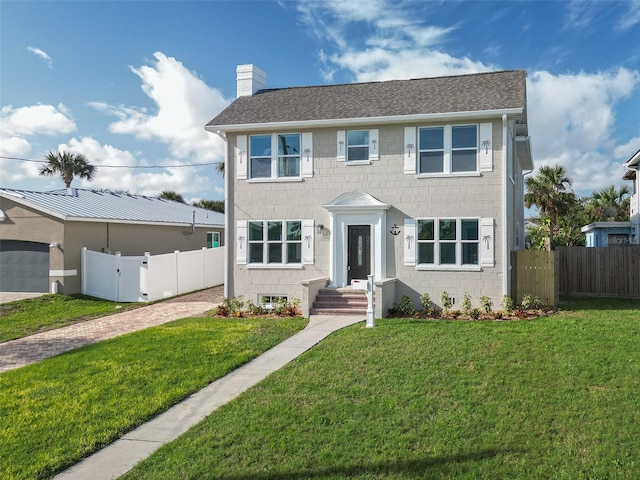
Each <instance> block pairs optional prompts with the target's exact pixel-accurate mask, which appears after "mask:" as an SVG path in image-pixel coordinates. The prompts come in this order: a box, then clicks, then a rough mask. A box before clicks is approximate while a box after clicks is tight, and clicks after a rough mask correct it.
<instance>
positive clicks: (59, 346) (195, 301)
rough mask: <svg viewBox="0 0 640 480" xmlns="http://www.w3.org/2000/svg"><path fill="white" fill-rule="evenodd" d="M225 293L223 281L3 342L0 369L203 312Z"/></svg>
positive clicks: (0, 344) (32, 361)
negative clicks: (190, 291)
mask: <svg viewBox="0 0 640 480" xmlns="http://www.w3.org/2000/svg"><path fill="white" fill-rule="evenodd" d="M223 296H224V293H223V286H222V285H221V286H218V287H213V288H208V289H206V290H201V291H199V292H195V293H190V294H187V295H183V296H180V297H175V298H171V299H169V300H165V301H163V302H158V303H154V304H151V305H147V306H142V307H140V308H136V309H134V310H128V311H126V312H122V313H117V314H115V315H109V316H106V317H100V318H96V319H94V320H87V321H86V322H80V323H76V324H74V325H69V326H67V327H63V328H58V329H55V330H49V331H48V332H43V333H38V334H36V335H31V336H29V337H24V338H19V339H17V340H11V341H9V342H4V343H0V372H4V371H7V370H12V369H14V368H19V367H24V366H26V365H29V364H31V363H35V362H38V361H40V360H44V359H45V358H49V357H53V356H54V355H59V354H61V353H64V352H68V351H69V350H73V349H75V348H79V347H83V346H85V345H89V344H92V343H95V342H99V341H101V340H107V339H109V338H114V337H117V336H120V335H124V334H125V333H130V332H135V331H137V330H142V329H144V328H148V327H153V326H156V325H161V324H163V323H167V322H171V321H173V320H178V319H180V318H186V317H193V316H195V315H200V314H201V313H203V312H206V311H207V310H211V309H213V308H215V306H216V305H218V303H219V302H221V301H222V298H223Z"/></svg>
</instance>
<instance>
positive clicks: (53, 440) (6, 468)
mask: <svg viewBox="0 0 640 480" xmlns="http://www.w3.org/2000/svg"><path fill="white" fill-rule="evenodd" d="M306 322H307V321H306V320H305V319H301V318H286V319H253V318H252V319H240V320H233V319H214V318H204V317H203V318H189V319H184V320H179V321H176V322H171V323H167V324H165V325H162V326H158V327H154V328H150V329H147V330H142V331H139V332H135V333H131V334H129V335H125V336H122V337H118V338H115V339H112V340H107V341H104V342H100V343H97V344H94V345H91V346H87V347H84V348H81V349H78V350H75V351H73V352H69V353H67V354H63V355H60V356H57V357H53V358H50V359H47V360H44V361H42V362H40V363H37V364H34V365H31V366H28V367H24V368H21V369H17V370H12V371H8V372H4V373H2V374H0V392H1V395H0V412H1V413H0V459H2V460H0V478H2V479H34V478H47V477H50V476H51V475H52V474H54V473H55V472H58V471H60V470H62V469H63V468H65V467H68V466H70V465H72V464H73V463H75V462H77V461H78V460H80V459H81V458H83V457H84V456H86V455H88V454H89V453H91V452H93V451H95V450H97V449H99V448H101V447H103V446H104V445H106V444H108V443H110V442H111V441H113V440H114V439H116V438H118V437H120V436H122V435H123V434H124V433H126V432H127V431H129V430H131V429H133V428H134V427H135V426H137V425H140V424H141V423H144V422H145V421H146V420H148V419H150V418H152V417H154V416H155V415H157V414H158V413H160V412H161V411H163V410H166V409H167V408H168V407H170V406H171V405H173V404H175V403H177V402H178V401H180V400H181V399H183V398H185V397H186V396H188V395H189V394H191V393H192V392H195V391H197V390H199V389H201V388H203V387H205V386H206V385H208V384H209V383H211V382H212V381H214V380H216V379H217V378H220V377H222V376H224V375H225V374H227V373H229V372H230V371H232V370H234V369H235V368H237V367H238V366H240V365H242V364H244V363H246V362H247V361H249V360H250V359H252V358H254V357H256V356H257V355H259V354H260V353H262V352H263V351H265V350H267V349H269V348H270V347H272V346H274V345H276V344H278V343H280V342H282V341H283V340H284V339H285V338H287V337H289V336H291V335H292V334H293V333H295V332H296V331H298V330H300V329H301V328H303V327H304V326H305V325H306Z"/></svg>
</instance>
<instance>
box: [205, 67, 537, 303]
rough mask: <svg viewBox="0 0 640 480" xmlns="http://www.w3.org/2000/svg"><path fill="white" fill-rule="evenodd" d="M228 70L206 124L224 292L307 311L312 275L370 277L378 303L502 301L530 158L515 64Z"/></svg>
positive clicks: (517, 244)
mask: <svg viewBox="0 0 640 480" xmlns="http://www.w3.org/2000/svg"><path fill="white" fill-rule="evenodd" d="M237 75H238V76H237V79H238V98H237V99H236V100H235V101H234V102H233V103H232V104H231V105H230V106H229V107H228V108H226V109H225V110H224V111H223V112H221V113H220V114H219V115H218V116H216V117H215V118H214V119H213V120H211V121H210V122H209V123H208V124H207V125H206V127H205V129H206V130H207V131H210V132H212V133H216V134H218V135H219V136H220V137H222V138H223V139H224V140H225V141H226V142H227V149H226V158H225V181H226V195H227V205H229V208H228V209H227V212H226V215H227V223H226V224H227V225H228V227H229V228H228V230H227V234H228V235H229V238H228V240H227V248H228V249H227V254H228V257H227V258H228V262H227V263H228V270H227V272H226V274H227V276H226V280H225V289H226V291H225V294H226V295H227V296H228V297H231V296H237V295H242V296H244V298H245V300H251V301H253V302H258V303H259V302H261V301H266V302H267V303H269V302H271V301H273V300H274V299H275V298H278V297H287V298H298V299H301V300H302V308H303V312H304V313H308V312H309V310H310V308H311V305H312V303H313V301H314V298H315V295H316V293H317V292H318V290H319V287H323V286H325V285H328V286H329V287H330V288H337V287H348V286H356V287H358V286H360V285H362V282H361V281H362V280H366V279H367V276H368V275H369V274H371V275H373V279H374V282H375V293H376V316H383V315H385V314H386V310H387V308H388V307H389V306H390V305H391V303H392V302H393V301H395V300H398V299H399V298H400V297H401V296H402V295H405V294H406V295H409V296H411V298H412V299H413V300H414V301H415V302H416V305H418V298H419V295H420V294H422V293H428V294H429V295H430V296H431V298H432V299H433V301H434V302H436V303H438V302H439V299H440V295H441V293H442V292H443V291H447V292H448V293H449V294H450V295H451V296H452V297H453V298H454V299H455V304H454V308H455V307H458V308H460V305H461V303H462V297H463V294H464V293H465V292H468V293H469V294H470V295H471V296H472V301H473V302H474V304H475V305H478V304H479V297H480V296H482V295H486V296H489V297H491V298H492V300H493V302H494V305H500V301H501V299H502V296H503V295H504V294H509V293H510V274H511V272H510V270H511V264H510V252H511V251H512V250H519V249H522V248H523V244H524V205H523V191H524V188H523V172H524V171H530V170H532V169H533V163H532V159H531V148H530V141H529V136H528V128H527V101H526V74H525V72H524V71H502V72H492V73H481V74H473V75H461V76H452V77H440V78H423V79H416V80H394V81H385V82H372V83H359V84H344V85H326V86H312V87H296V88H278V89H266V88H265V87H266V75H265V74H264V72H262V71H261V70H260V69H258V68H256V67H255V66H253V65H241V66H239V67H238V69H237Z"/></svg>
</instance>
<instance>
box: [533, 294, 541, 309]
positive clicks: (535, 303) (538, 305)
mask: <svg viewBox="0 0 640 480" xmlns="http://www.w3.org/2000/svg"><path fill="white" fill-rule="evenodd" d="M542 307H544V305H543V304H542V300H540V298H539V297H538V296H537V295H536V296H535V298H534V299H533V308H535V309H536V310H540V309H541V308H542Z"/></svg>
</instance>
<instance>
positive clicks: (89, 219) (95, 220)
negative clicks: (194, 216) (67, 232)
mask: <svg viewBox="0 0 640 480" xmlns="http://www.w3.org/2000/svg"><path fill="white" fill-rule="evenodd" d="M65 220H66V221H68V222H87V223H122V224H128V225H154V226H160V225H161V226H165V227H191V225H192V224H191V222H154V221H152V220H125V219H119V218H104V217H68V218H66V219H65ZM195 226H196V228H224V225H223V224H218V223H216V224H210V223H207V224H203V223H196V224H195Z"/></svg>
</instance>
